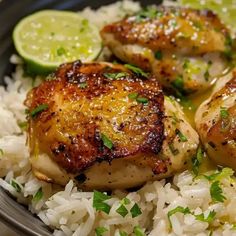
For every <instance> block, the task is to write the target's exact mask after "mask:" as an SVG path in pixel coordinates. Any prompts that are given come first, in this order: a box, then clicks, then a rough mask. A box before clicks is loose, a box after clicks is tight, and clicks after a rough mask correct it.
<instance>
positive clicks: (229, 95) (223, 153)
mask: <svg viewBox="0 0 236 236" xmlns="http://www.w3.org/2000/svg"><path fill="white" fill-rule="evenodd" d="M195 122H196V127H197V131H198V133H199V135H200V137H201V140H202V143H203V144H204V146H205V149H206V151H207V154H208V155H209V157H210V158H211V159H212V160H214V161H215V163H216V164H218V165H223V166H229V167H231V168H233V169H234V170H236V71H235V70H234V71H233V72H232V73H229V74H228V75H226V76H225V77H223V78H222V79H221V80H219V81H218V82H217V83H216V86H215V88H214V91H213V93H212V95H211V96H210V98H209V99H207V100H206V101H204V102H203V103H202V104H201V105H200V107H199V108H198V110H197V113H196V116H195Z"/></svg>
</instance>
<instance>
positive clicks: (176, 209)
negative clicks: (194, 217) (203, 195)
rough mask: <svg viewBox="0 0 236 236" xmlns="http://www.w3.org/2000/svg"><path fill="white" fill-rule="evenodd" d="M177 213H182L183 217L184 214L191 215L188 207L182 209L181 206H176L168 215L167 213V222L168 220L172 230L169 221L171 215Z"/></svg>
mask: <svg viewBox="0 0 236 236" xmlns="http://www.w3.org/2000/svg"><path fill="white" fill-rule="evenodd" d="M177 212H180V213H183V214H184V215H186V214H191V211H190V210H189V208H188V207H185V208H184V207H182V206H177V207H176V208H174V209H172V210H170V211H169V212H168V213H167V217H168V220H169V223H170V227H171V228H172V223H171V220H170V217H171V216H172V215H174V214H175V213H177Z"/></svg>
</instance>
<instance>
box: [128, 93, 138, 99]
mask: <svg viewBox="0 0 236 236" xmlns="http://www.w3.org/2000/svg"><path fill="white" fill-rule="evenodd" d="M137 97H138V93H130V94H129V95H128V98H129V99H136V98H137Z"/></svg>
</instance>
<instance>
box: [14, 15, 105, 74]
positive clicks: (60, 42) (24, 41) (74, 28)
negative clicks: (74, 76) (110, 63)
mask: <svg viewBox="0 0 236 236" xmlns="http://www.w3.org/2000/svg"><path fill="white" fill-rule="evenodd" d="M13 41H14V44H15V47H16V50H17V51H18V53H19V54H20V55H21V56H22V57H23V58H24V59H25V61H26V63H27V65H28V69H30V70H31V72H34V73H35V74H47V73H48V72H51V71H53V70H54V69H55V68H56V67H58V66H59V65H60V64H62V63H65V62H72V61H75V60H81V61H82V62H88V61H92V60H94V59H95V58H96V57H97V56H98V55H99V53H100V51H101V48H102V42H101V38H100V35H99V30H98V28H97V27H96V26H95V25H93V24H91V23H90V22H89V21H88V20H87V19H84V18H82V17H81V16H80V15H79V14H77V13H74V12H69V11H56V10H45V11H39V12H37V13H35V14H32V15H30V16H27V17H25V18H23V19H22V20H21V21H20V22H19V23H18V24H17V25H16V27H15V29H14V31H13Z"/></svg>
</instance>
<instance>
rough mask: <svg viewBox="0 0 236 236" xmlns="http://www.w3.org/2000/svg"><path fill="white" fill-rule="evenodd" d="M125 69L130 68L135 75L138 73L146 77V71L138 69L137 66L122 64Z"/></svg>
mask: <svg viewBox="0 0 236 236" xmlns="http://www.w3.org/2000/svg"><path fill="white" fill-rule="evenodd" d="M124 66H125V67H126V68H127V69H129V70H131V71H132V72H134V73H135V74H136V75H140V76H143V77H145V78H148V73H146V72H144V71H143V70H142V69H140V68H139V67H136V66H133V65H130V64H125V65H124Z"/></svg>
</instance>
